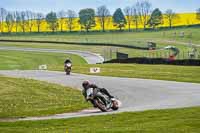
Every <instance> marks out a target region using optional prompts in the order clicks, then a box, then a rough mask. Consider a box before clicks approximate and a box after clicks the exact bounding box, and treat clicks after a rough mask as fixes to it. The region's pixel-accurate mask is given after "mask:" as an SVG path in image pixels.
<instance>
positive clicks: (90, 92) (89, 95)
mask: <svg viewBox="0 0 200 133" xmlns="http://www.w3.org/2000/svg"><path fill="white" fill-rule="evenodd" d="M93 92H94V90H93V88H89V89H87V91H86V94H87V99H88V98H90V97H92V96H93Z"/></svg>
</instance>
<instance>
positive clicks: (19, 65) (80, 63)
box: [0, 51, 200, 83]
mask: <svg viewBox="0 0 200 133" xmlns="http://www.w3.org/2000/svg"><path fill="white" fill-rule="evenodd" d="M0 57H1V58H0V62H1V65H0V70H3V69H4V70H5V69H6V70H9V69H10V70H13V69H22V70H27V69H38V65H40V64H47V65H48V70H56V71H63V62H64V60H65V59H66V57H70V58H71V59H72V62H73V69H72V72H76V73H83V74H90V73H89V69H90V67H100V68H101V73H100V74H97V75H103V76H114V77H129V78H145V79H159V80H171V81H181V82H194V83H200V69H199V67H198V66H175V65H142V64H98V65H87V64H86V63H85V61H84V60H83V59H82V58H80V57H79V56H76V55H65V54H57V53H37V52H36V53H35V52H19V51H0Z"/></svg>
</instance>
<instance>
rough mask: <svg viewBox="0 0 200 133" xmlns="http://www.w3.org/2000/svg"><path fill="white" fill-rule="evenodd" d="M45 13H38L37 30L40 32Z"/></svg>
mask: <svg viewBox="0 0 200 133" xmlns="http://www.w3.org/2000/svg"><path fill="white" fill-rule="evenodd" d="M44 18H45V17H44V14H42V13H36V25H37V31H38V32H40V27H41V25H42V22H43V19H44Z"/></svg>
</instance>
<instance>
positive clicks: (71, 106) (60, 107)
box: [0, 76, 89, 118]
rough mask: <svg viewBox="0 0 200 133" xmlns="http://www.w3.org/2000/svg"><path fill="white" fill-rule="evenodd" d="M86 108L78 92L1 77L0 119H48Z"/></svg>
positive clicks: (31, 81) (32, 81) (33, 81)
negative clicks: (39, 117) (46, 117)
mask: <svg viewBox="0 0 200 133" xmlns="http://www.w3.org/2000/svg"><path fill="white" fill-rule="evenodd" d="M88 107H89V105H88V104H87V103H85V101H84V99H83V96H82V94H81V92H80V91H79V90H77V89H72V88H69V87H63V86H60V85H56V84H50V83H46V82H41V81H36V80H30V79H21V78H8V77H2V76H0V118H16V117H27V116H47V115H52V114H58V113H65V112H73V111H78V110H81V109H84V108H88Z"/></svg>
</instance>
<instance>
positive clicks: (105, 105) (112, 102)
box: [86, 88, 119, 112]
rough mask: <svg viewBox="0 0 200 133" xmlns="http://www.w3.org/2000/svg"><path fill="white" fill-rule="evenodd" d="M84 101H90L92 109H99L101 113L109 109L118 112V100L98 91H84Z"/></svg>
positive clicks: (90, 89) (91, 89)
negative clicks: (85, 95)
mask: <svg viewBox="0 0 200 133" xmlns="http://www.w3.org/2000/svg"><path fill="white" fill-rule="evenodd" d="M86 94H87V97H86V99H87V100H88V101H90V102H91V103H92V104H93V105H94V107H97V108H99V109H100V110H101V111H102V112H107V111H109V110H110V109H112V110H118V108H119V100H117V99H115V98H109V97H108V96H107V95H105V94H103V93H101V92H100V91H98V89H93V88H89V89H87V91H86Z"/></svg>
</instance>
